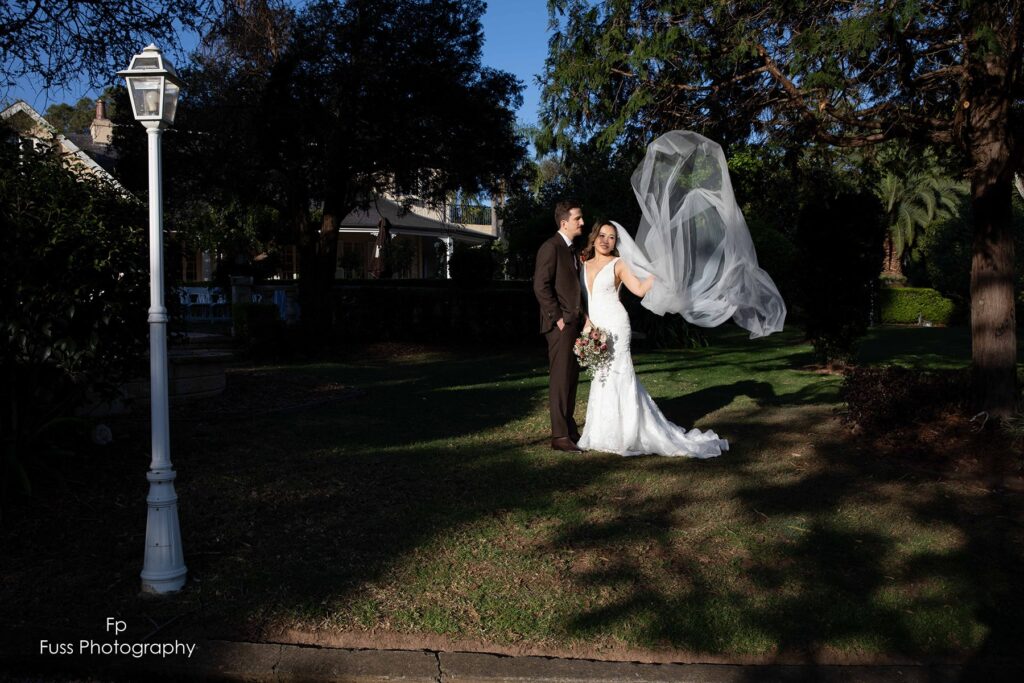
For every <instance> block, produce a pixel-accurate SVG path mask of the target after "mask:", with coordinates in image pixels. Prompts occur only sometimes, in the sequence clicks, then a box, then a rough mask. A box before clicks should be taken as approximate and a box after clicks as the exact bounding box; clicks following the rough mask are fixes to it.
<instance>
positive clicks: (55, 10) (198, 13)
mask: <svg viewBox="0 0 1024 683" xmlns="http://www.w3.org/2000/svg"><path fill="white" fill-rule="evenodd" d="M235 1H236V2H244V0H235ZM217 4H218V3H217V0H104V1H103V2H43V1H42V0H31V1H28V0H26V1H23V2H4V3H0V55H2V57H0V87H10V86H12V85H14V84H15V82H17V81H18V79H20V78H22V77H23V76H26V75H32V76H35V77H37V78H39V79H41V80H42V85H43V86H44V87H46V88H49V87H52V86H61V85H66V84H67V83H69V82H71V81H73V80H74V79H75V78H77V77H80V76H85V77H86V78H88V79H90V80H91V82H92V83H93V84H100V85H102V84H107V83H109V82H110V78H111V74H113V73H114V72H116V71H117V70H118V69H123V68H125V67H127V66H128V61H129V59H131V57H132V55H134V54H136V53H137V52H138V51H139V49H140V48H141V47H142V46H143V45H145V44H146V43H147V42H150V41H158V42H161V43H164V44H165V45H169V46H174V45H177V44H178V42H179V41H178V33H179V31H181V30H198V29H200V28H201V27H202V26H204V25H205V24H206V23H207V22H208V21H209V20H210V19H212V18H213V17H214V13H215V11H216V9H217Z"/></svg>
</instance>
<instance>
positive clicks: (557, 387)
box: [533, 200, 584, 452]
mask: <svg viewBox="0 0 1024 683" xmlns="http://www.w3.org/2000/svg"><path fill="white" fill-rule="evenodd" d="M555 225H557V226H558V232H556V233H555V234H554V235H552V236H551V238H550V239H548V240H547V241H545V242H544V244H542V245H541V247H540V249H539V250H538V251H537V267H536V269H535V270H534V273H533V293H534V294H535V295H536V296H537V301H538V302H539V303H540V331H541V334H543V335H544V337H545V338H546V339H547V342H548V361H549V365H550V370H549V372H550V380H549V386H548V407H549V409H550V411H551V448H553V449H555V450H556V451H576V452H580V449H579V448H578V447H577V446H576V442H577V441H579V438H580V430H579V428H578V427H577V426H576V420H575V418H573V413H574V412H575V410H576V385H577V383H578V382H579V377H580V366H579V364H578V363H577V362H576V359H575V357H574V354H573V345H574V344H575V342H576V337H578V336H579V333H580V330H581V329H582V328H583V322H584V321H583V302H582V298H581V294H580V277H579V271H580V261H579V256H578V255H577V253H576V249H575V247H573V244H572V241H573V239H575V238H577V237H579V236H580V235H581V234H582V233H583V210H582V209H581V208H580V204H579V202H576V201H573V200H562V201H560V202H558V204H556V205H555Z"/></svg>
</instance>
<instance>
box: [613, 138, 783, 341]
mask: <svg viewBox="0 0 1024 683" xmlns="http://www.w3.org/2000/svg"><path fill="white" fill-rule="evenodd" d="M631 182H632V185H633V192H634V193H635V194H636V198H637V201H638V202H639V203H640V208H641V211H642V213H643V217H642V218H641V220H640V227H639V229H638V230H637V233H636V240H635V241H634V240H633V239H632V238H630V236H629V234H628V233H627V232H626V231H625V230H624V229H623V228H622V226H621V225H619V224H617V223H616V224H615V226H616V228H617V229H618V231H619V244H618V248H619V254H620V255H621V256H622V258H624V259H625V260H626V262H627V263H629V264H630V266H631V267H632V269H633V271H634V272H635V273H636V274H637V275H638V276H639V277H641V278H644V277H647V276H648V275H654V277H655V282H654V287H652V289H651V291H649V292H648V293H647V295H646V296H645V297H644V298H643V301H642V303H643V305H644V306H645V307H646V308H647V309H649V310H650V311H652V312H654V313H657V314H658V315H664V314H665V313H679V314H681V315H682V316H683V317H684V318H685V319H686V320H687V321H689V322H691V323H693V324H694V325H699V326H701V327H715V326H717V325H720V324H721V323H723V322H725V321H726V320H728V319H729V318H732V319H733V320H734V321H735V322H736V324H737V325H739V326H740V327H742V328H743V329H745V330H747V331H749V332H750V337H751V338H752V339H753V338H756V337H763V336H765V335H768V334H771V333H772V332H778V331H779V330H781V329H782V324H783V322H784V321H785V319H786V305H785V303H784V302H783V301H782V296H781V295H780V294H779V290H778V289H777V288H776V286H775V283H774V282H773V281H772V279H771V277H770V276H769V275H768V273H766V272H765V271H764V270H762V269H761V268H760V267H759V266H758V265H757V254H755V253H754V243H753V241H752V240H751V239H750V231H749V230H748V229H747V223H746V221H744V220H743V213H742V212H741V211H740V207H739V206H738V205H737V204H736V198H735V197H734V196H733V192H732V181H731V180H730V179H729V169H728V167H727V166H726V163H725V155H724V154H723V153H722V148H721V147H720V146H719V145H718V144H717V143H715V142H713V141H711V140H708V139H707V138H705V137H703V136H701V135H698V134H697V133H693V132H691V131H678V130H676V131H672V132H670V133H666V134H665V135H662V136H661V137H659V138H658V139H657V140H655V141H654V142H652V143H651V145H650V146H649V147H648V148H647V155H646V156H645V157H644V160H643V162H642V163H641V164H640V166H639V167H637V169H636V171H635V172H634V173H633V177H632V181H631Z"/></svg>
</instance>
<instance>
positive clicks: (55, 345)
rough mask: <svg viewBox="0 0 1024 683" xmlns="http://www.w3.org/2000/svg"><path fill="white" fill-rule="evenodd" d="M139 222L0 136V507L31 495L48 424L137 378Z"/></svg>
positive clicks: (141, 294) (50, 160)
mask: <svg viewBox="0 0 1024 683" xmlns="http://www.w3.org/2000/svg"><path fill="white" fill-rule="evenodd" d="M145 225H146V213H145V207H144V206H142V205H141V204H139V203H137V202H132V201H128V200H126V199H125V198H124V197H122V196H121V195H120V194H118V193H117V192H116V191H114V190H113V188H111V187H109V186H107V185H105V184H104V183H103V182H102V181H100V180H98V179H95V178H82V179H80V178H79V177H78V176H76V175H74V174H72V173H71V172H69V171H68V170H67V169H65V168H64V167H63V165H62V164H61V161H60V159H59V157H58V156H57V155H56V154H55V153H51V152H49V151H44V150H39V151H36V150H32V149H30V148H26V147H23V146H22V145H21V144H20V141H19V140H18V138H17V137H16V136H0V252H2V253H3V255H4V266H3V268H0V311H2V314H0V321H2V322H0V330H2V334H0V387H3V391H2V392H0V394H2V396H0V444H2V447H3V452H2V453H0V500H2V498H3V496H4V494H5V493H7V492H8V489H11V488H12V482H15V481H17V482H20V486H19V488H21V489H22V490H24V491H26V492H27V491H28V490H29V489H30V486H29V484H30V480H31V477H30V474H31V472H32V470H33V469H35V467H36V466H42V465H43V464H44V463H43V462H42V459H43V458H45V457H46V453H47V451H48V450H51V449H48V443H49V442H50V439H49V436H48V435H52V433H53V432H54V430H53V429H52V426H53V425H54V424H56V423H59V422H60V421H61V420H64V419H65V418H67V417H69V416H71V415H72V414H73V413H74V410H75V408H76V407H78V406H79V405H81V404H82V403H83V402H84V399H85V398H86V397H87V396H92V397H98V398H109V397H112V396H113V395H114V394H115V392H116V391H117V388H118V387H119V386H120V384H121V383H122V382H123V381H124V380H126V379H127V378H128V377H130V376H131V375H133V374H137V373H138V372H139V371H140V370H141V367H142V365H143V363H142V359H143V358H144V353H145V349H146V310H147V306H148V303H147V298H148V296H147V292H148V289H149V288H148V280H149V276H148V271H147V267H146V246H145V239H146V232H145V230H144V229H142V226H145ZM71 446H72V447H77V446H81V447H83V448H88V442H87V440H86V442H85V443H81V444H75V443H72V444H71ZM67 447H68V445H67V444H65V445H64V446H63V448H64V449H66V448H67Z"/></svg>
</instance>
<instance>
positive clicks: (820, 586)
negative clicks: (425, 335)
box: [3, 356, 1024, 661]
mask: <svg viewBox="0 0 1024 683" xmlns="http://www.w3.org/2000/svg"><path fill="white" fill-rule="evenodd" d="M541 362H542V361H541ZM541 362H538V359H536V358H535V357H532V356H530V357H527V358H520V359H511V360H509V359H505V360H502V361H498V360H494V361H486V360H485V361H484V362H481V361H480V359H467V360H466V361H454V362H453V361H438V362H428V363H415V364H409V365H402V366H397V367H383V368H367V367H351V366H348V367H339V368H333V367H332V368H327V369H319V370H317V369H310V370H309V371H310V372H323V373H326V375H327V377H328V379H332V380H335V381H338V382H339V383H342V384H346V385H354V386H363V387H366V388H367V391H368V393H367V394H366V396H365V397H364V398H362V399H358V400H352V401H347V402H339V403H334V404H329V405H324V406H320V407H315V408H312V409H310V410H308V411H302V412H298V413H289V414H282V415H272V416H261V417H257V418H254V419H252V420H249V421H243V422H242V423H240V425H235V427H231V428H228V426H227V425H225V424H223V423H218V422H217V420H215V419H212V420H211V421H209V422H206V423H204V422H199V423H195V424H192V425H178V426H177V428H176V430H175V431H174V432H173V434H172V439H173V442H172V447H173V454H174V455H173V458H174V461H175V464H176V466H177V469H178V471H179V476H180V478H179V480H178V483H177V486H178V492H179V495H180V498H181V520H182V530H183V538H184V541H185V553H186V563H187V564H188V566H189V569H190V582H189V584H188V586H187V588H186V590H185V591H184V592H183V594H181V595H180V596H177V597H172V598H169V599H168V600H166V601H163V602H160V603H154V602H152V601H145V600H141V599H140V598H139V596H138V594H137V590H138V589H137V586H138V570H139V569H140V567H139V566H138V565H139V562H140V553H141V548H142V530H143V523H144V521H143V520H144V515H145V512H144V510H145V508H144V505H143V503H142V501H143V500H144V497H145V481H144V472H145V461H146V459H145V458H144V457H139V453H144V452H145V451H146V447H145V444H146V439H145V436H146V433H145V430H137V433H136V434H135V436H134V441H132V442H131V443H130V444H128V445H126V446H123V447H122V448H123V450H122V451H120V457H119V458H114V457H111V458H110V459H109V461H107V462H105V463H104V464H103V465H102V466H101V467H99V469H98V478H97V479H95V480H90V481H91V482H92V483H93V486H92V487H89V488H85V489H82V490H79V491H76V492H75V496H74V497H72V498H69V499H68V500H61V501H60V503H61V506H60V515H59V517H60V519H58V520H56V521H55V522H54V524H53V526H51V527H45V526H40V527H30V528H26V529H23V530H22V531H23V532H24V533H27V534H30V536H31V538H33V539H46V542H45V543H32V542H29V540H28V538H25V539H22V540H21V541H20V542H19V543H16V544H13V545H14V546H15V547H14V548H13V550H14V552H13V553H11V554H8V556H7V558H6V560H5V567H6V571H5V576H7V577H10V578H11V585H10V586H11V587H8V588H5V589H3V591H4V593H3V596H4V597H5V598H9V597H12V596H13V593H10V592H9V591H12V590H14V588H12V587H13V586H16V587H17V590H19V591H22V593H25V594H27V597H23V598H22V597H20V598H19V604H21V605H23V606H26V605H27V608H28V609H29V610H30V611H31V613H32V614H33V617H32V618H33V619H35V620H37V621H38V622H39V624H41V625H42V633H44V634H46V633H51V635H52V631H48V630H47V629H48V628H56V626H61V627H64V628H69V629H71V630H72V631H75V637H76V638H81V637H90V636H92V635H95V636H97V637H100V636H102V635H103V634H102V626H103V618H105V617H106V616H109V615H111V614H113V615H117V616H120V617H121V618H126V619H127V620H128V621H129V622H130V623H131V624H132V625H133V628H137V629H140V630H142V631H148V630H150V628H149V627H148V626H146V625H147V624H148V623H149V619H150V618H152V619H153V621H154V623H155V624H156V625H158V626H162V627H163V628H162V630H160V631H159V634H160V638H161V639H166V638H173V637H174V636H178V637H181V638H184V639H188V640H195V639H196V638H199V637H203V636H211V637H242V638H245V637H249V638H253V639H260V638H261V637H263V634H264V633H265V632H266V631H265V629H266V628H267V627H268V626H270V625H274V626H280V625H281V623H282V622H287V620H288V619H289V618H294V620H295V622H296V623H297V624H300V625H303V627H304V628H309V624H310V623H317V622H316V620H317V619H318V618H319V619H322V620H325V621H326V620H329V619H330V614H331V607H330V606H331V605H349V604H352V603H353V602H355V601H358V600H362V599H364V598H365V597H366V587H367V586H368V585H372V584H373V583H374V582H377V581H380V580H381V579H382V577H386V576H388V575H389V573H390V572H393V571H394V570H395V568H396V567H399V566H401V565H403V563H407V562H409V561H410V559H411V558H412V559H414V558H415V557H416V553H418V552H421V551H422V550H423V549H424V548H427V547H431V544H434V543H436V542H438V540H439V539H444V538H446V537H448V536H450V535H453V534H457V533H462V532H463V531H464V530H466V529H471V528H474V527H475V525H480V524H482V523H485V522H487V520H490V519H493V518H495V517H496V516H500V515H506V514H509V512H510V511H511V512H515V513H517V514H519V515H521V516H522V517H524V518H526V519H528V520H531V522H534V521H535V522H537V523H538V524H540V523H541V522H543V523H547V524H550V525H551V528H552V531H551V537H550V540H548V541H547V547H546V553H545V552H540V554H539V557H540V558H551V560H550V561H551V562H555V561H560V560H561V559H567V560H568V562H569V564H570V566H571V569H569V570H568V572H569V573H568V575H567V576H566V577H564V578H565V581H566V584H565V586H564V587H565V589H566V590H569V591H574V592H573V595H574V596H575V595H576V594H579V596H580V597H581V601H580V602H579V603H573V604H572V605H571V607H570V608H569V611H567V612H565V613H563V614H561V616H560V618H559V620H557V621H556V625H555V627H554V630H553V631H551V632H547V633H546V634H545V637H548V638H560V639H565V640H568V641H580V640H582V641H590V640H592V639H600V638H609V637H616V638H623V639H625V641H626V642H628V643H629V644H632V645H638V646H646V647H651V648H678V649H685V650H689V651H691V652H693V651H696V652H705V653H715V654H717V653H722V652H728V653H739V654H743V653H764V652H772V651H777V652H778V653H779V654H780V657H783V658H789V659H791V660H793V659H795V660H797V661H813V660H814V659H815V658H817V657H818V656H819V655H820V654H821V653H822V652H825V651H827V650H828V649H829V648H833V647H840V648H841V647H842V646H843V644H844V643H854V645H853V647H856V643H858V642H859V643H867V644H868V646H869V647H871V648H875V649H878V650H881V651H884V652H889V653H908V654H910V655H915V654H919V653H925V654H936V653H938V654H941V653H943V652H946V651H947V649H948V650H949V651H950V652H952V651H954V650H955V642H954V640H955V637H957V635H958V634H952V635H951V634H949V633H947V632H945V631H943V630H942V629H943V628H945V627H944V626H942V624H943V623H947V622H943V621H942V618H941V617H942V611H943V610H944V609H945V608H946V607H947V606H946V605H940V604H936V603H935V598H933V597H931V596H930V594H929V593H928V590H929V586H930V585H931V584H933V583H935V582H938V583H942V582H953V583H955V585H956V588H955V594H956V595H957V597H958V598H960V602H961V604H962V606H963V609H966V610H967V616H966V617H964V618H959V619H956V620H954V621H953V622H952V623H955V624H965V623H970V620H971V618H974V619H976V620H977V621H978V622H980V623H981V624H983V625H985V626H986V627H988V628H989V629H990V636H989V639H988V641H987V642H986V647H985V649H984V651H983V654H984V656H985V657H992V656H998V655H1004V654H1006V652H1007V649H1008V648H1010V647H1011V646H1012V644H1013V643H1015V642H1018V641H1019V636H1020V629H1019V626H1017V625H1016V624H1015V623H1014V621H1013V619H1011V618H1010V617H1009V615H1010V612H1009V611H1008V610H1017V609H1019V607H1020V606H1021V603H1020V593H1019V590H1018V589H1017V588H1016V587H1015V586H1016V582H1015V577H1017V576H1019V570H1020V569H1021V568H1022V567H1021V561H1020V560H1021V556H1020V552H1021V551H1020V548H1021V547H1022V546H1024V544H1021V543H1019V542H1017V543H1015V544H1011V543H1002V542H1003V541H1004V540H1011V541H1013V540H1016V541H1019V540H1020V539H1019V528H1020V527H1019V526H1017V527H1014V526H1013V525H1014V524H1016V523H1018V521H1019V514H1020V513H1019V508H1018V509H1007V508H1005V507H1004V508H998V507H991V508H989V507H981V508H979V509H978V510H970V509H966V508H964V507H963V504H962V503H961V502H959V500H956V501H954V502H952V503H950V502H949V501H948V500H947V497H946V495H945V494H948V493H949V491H948V490H945V489H942V488H941V487H937V486H936V485H935V483H934V482H928V481H922V482H920V490H915V489H914V488H913V487H907V486H906V485H905V484H902V483H901V481H902V479H901V478H902V477H904V473H903V472H901V471H900V470H898V469H897V468H894V467H893V468H889V467H886V466H885V465H884V464H882V465H880V464H879V463H877V462H873V461H868V460H865V459H863V456H862V455H860V454H859V452H858V450H857V446H856V444H854V443H853V442H852V441H851V440H850V439H849V438H848V436H847V435H846V434H845V432H842V431H838V430H835V429H825V428H824V427H823V423H824V422H826V421H827V420H828V419H829V417H828V416H829V413H828V410H827V408H822V407H821V406H820V405H818V401H817V398H820V394H818V393H817V391H818V389H816V388H815V386H814V385H810V386H807V387H805V388H803V389H800V390H798V391H795V392H790V393H786V394H776V393H775V392H774V391H772V390H771V385H767V387H766V386H765V385H766V384H767V383H766V382H759V381H756V380H743V381H739V382H734V383H732V384H730V385H726V386H724V387H711V388H708V389H706V390H702V391H701V392H695V393H694V394H693V395H691V396H689V397H680V399H678V402H676V401H677V400H676V399H671V400H669V401H662V402H660V403H661V404H662V406H663V408H666V413H668V414H670V417H671V418H672V419H674V420H676V421H678V422H680V423H683V424H692V422H693V421H695V420H698V419H700V418H701V417H702V416H703V415H707V414H708V413H709V412H712V411H717V415H718V416H719V417H721V419H722V424H721V425H714V427H715V428H716V429H719V428H721V430H722V433H724V434H727V435H728V436H729V438H730V439H733V438H735V439H736V443H735V447H734V450H733V451H731V452H729V453H728V454H725V455H723V457H721V458H717V459H715V460H712V461H705V462H694V461H689V460H679V459H658V458H614V457H602V456H599V455H596V454H591V455H588V456H583V457H567V456H562V455H560V454H553V453H550V452H549V451H547V450H546V449H543V453H539V452H537V451H536V449H533V448H532V446H531V443H532V442H533V441H536V436H537V435H536V434H535V433H530V432H529V431H528V430H525V431H524V430H522V428H521V427H519V426H518V425H520V424H521V423H522V421H523V420H525V419H527V418H528V417H529V416H530V415H531V414H534V413H537V412H538V410H539V409H538V403H539V402H542V401H543V397H544V395H545V387H546V377H545V376H544V375H543V374H541V375H540V376H539V377H538V376H537V374H536V372H535V370H536V369H537V368H538V367H540V368H542V365H541ZM496 377H497V378H499V380H500V381H495V378H496ZM520 383H521V384H520ZM741 397H748V398H750V399H752V403H753V404H754V405H755V406H756V409H748V408H746V407H744V408H741V409H736V408H735V407H734V408H732V409H730V408H729V407H728V406H730V405H731V404H732V403H733V401H734V400H735V399H737V398H741ZM539 412H540V413H543V410H542V409H540V410H539ZM716 419H717V418H716ZM508 425H513V427H511V428H509V427H508ZM172 426H173V425H172ZM506 432H507V433H506ZM812 454H813V455H815V457H814V458H813V459H812V458H811V457H810V456H811V455H812ZM808 461H810V462H809V463H808ZM86 472H87V470H84V469H83V470H82V471H81V472H80V473H79V474H83V475H84V474H85V473H86ZM126 481H127V482H132V483H131V484H130V485H127V486H126V485H125V483H124V482H126ZM622 481H625V482H627V484H622V483H621V482H622ZM606 487H610V488H611V490H613V491H614V492H615V493H617V494H620V493H621V495H618V496H616V497H608V496H602V495H600V494H601V492H602V491H603V490H605V488H606ZM894 491H896V492H898V493H901V494H909V495H912V496H913V500H907V501H900V500H897V499H894V493H893V492H894ZM620 498H621V499H620ZM567 501H568V502H567ZM876 502H877V504H878V505H883V504H884V505H890V506H895V507H896V508H897V511H898V512H900V513H906V514H907V515H910V516H913V517H915V519H916V521H917V523H918V524H920V525H922V526H924V525H927V524H941V525H946V526H949V527H950V528H952V529H954V530H956V531H957V533H959V534H962V535H963V538H964V539H966V540H965V544H964V545H961V546H959V547H951V548H945V549H942V550H941V551H935V552H933V553H931V554H929V553H927V552H923V553H919V554H918V556H916V557H915V558H913V559H912V560H911V561H906V562H902V561H898V556H901V555H900V554H901V553H902V554H904V555H905V554H906V552H907V551H906V550H904V549H900V548H898V547H896V545H895V544H894V540H893V539H894V538H900V539H906V538H907V535H906V534H905V533H901V534H889V533H887V530H886V529H878V528H872V527H871V525H869V524H863V523H861V521H860V520H859V519H858V518H856V517H854V518H850V519H848V518H846V517H843V516H837V511H838V510H842V509H845V508H847V507H849V508H850V509H852V510H855V511H856V510H860V509H863V506H864V505H865V504H874V503H876ZM111 503H114V504H111ZM556 511H557V512H556ZM998 514H1002V515H1004V516H1005V517H1006V518H1007V519H1008V520H1011V521H1009V522H1007V523H1006V524H1005V525H1004V526H1005V528H1003V529H1002V530H1001V532H1000V533H1004V534H1005V536H999V535H993V533H992V532H990V531H984V529H983V527H984V522H985V521H987V520H989V519H991V518H992V516H993V515H998ZM976 515H980V516H979V517H976ZM890 519H891V520H892V523H894V524H895V523H898V522H899V520H900V519H901V517H900V515H899V514H896V513H894V514H893V515H892V516H891V517H890ZM975 519H980V520H981V521H980V522H975V521H974V520H975ZM899 523H901V522H899ZM10 540H11V539H10V538H6V539H5V541H6V543H5V547H7V548H10V547H11V545H12V544H11V543H10ZM1001 543H1002V545H1000V544H1001ZM544 550H545V548H544V547H541V551H544ZM524 552H525V551H524ZM979 557H980V558H983V559H984V560H986V561H987V565H986V566H987V567H989V571H990V573H989V574H987V575H986V576H985V577H984V585H982V582H981V581H979V580H978V579H977V577H975V576H973V575H972V573H971V572H972V564H971V562H972V558H979ZM72 558H73V560H72ZM602 558H604V560H602ZM894 563H895V566H896V567H897V568H900V567H902V570H901V572H902V573H894V572H893V566H894ZM22 565H24V567H25V568H24V569H21V568H20V567H21V566H22ZM83 566H85V567H87V570H86V571H82V567H83ZM16 567H19V568H18V569H15V568H16ZM1003 567H1005V568H1006V570H1005V571H1004V570H1003ZM18 572H21V573H18ZM1009 572H1014V573H1012V574H1011V573H1009ZM33 576H35V577H38V576H45V577H46V578H45V579H44V580H34V581H33V580H32V577H33ZM100 584H102V586H103V587H104V590H97V589H96V586H98V585H100ZM894 590H895V591H901V592H904V593H906V594H909V595H911V596H912V597H911V598H910V601H909V603H910V605H911V608H912V610H913V611H917V612H919V613H920V614H922V615H923V617H915V616H914V615H913V614H907V613H905V612H904V611H903V607H902V606H900V605H901V604H906V602H907V601H906V600H904V601H903V603H900V602H899V601H895V602H894V601H893V600H892V599H891V592H892V591H894ZM915 591H916V592H915ZM939 594H946V593H942V592H941V591H940V593H939ZM503 597H504V596H503V595H501V594H500V593H499V594H498V595H496V596H492V598H491V599H497V600H501V599H503ZM382 609H387V608H386V607H385V608H382ZM1017 613H1018V614H1019V612H1017ZM921 619H923V620H924V623H923V624H922V623H921V621H920V620H921ZM48 620H49V621H48ZM929 620H934V621H936V623H938V624H939V625H938V626H936V627H934V628H933V630H932V631H931V633H933V637H934V638H936V639H937V640H934V641H932V642H929V641H928V634H929V633H930V632H929V630H928V629H929V628H932V627H930V626H929V624H930V623H931V622H930V621H929ZM47 624H50V625H51V626H48V625H47ZM54 625H56V626H54ZM737 634H746V635H744V636H737ZM19 635H20V637H21V638H22V640H24V641H25V647H36V648H37V647H38V641H37V639H35V638H37V635H38V634H37V633H35V632H34V633H33V638H34V639H33V640H29V639H26V638H25V634H24V632H22V633H21V634H19ZM130 635H135V636H139V635H140V634H139V631H133V633H132V634H130ZM44 637H45V636H44ZM971 637H972V636H971V635H970V634H966V635H964V638H965V640H964V641H963V642H965V643H967V642H971V641H970V640H969V639H970V638H971ZM979 656H981V654H979ZM979 661H981V660H979ZM985 661H987V660H985Z"/></svg>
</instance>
